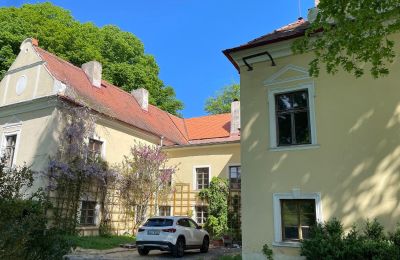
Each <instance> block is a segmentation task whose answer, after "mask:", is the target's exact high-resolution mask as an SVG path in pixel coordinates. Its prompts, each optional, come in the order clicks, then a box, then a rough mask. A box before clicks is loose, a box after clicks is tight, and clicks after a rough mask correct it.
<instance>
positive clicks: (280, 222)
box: [273, 189, 323, 247]
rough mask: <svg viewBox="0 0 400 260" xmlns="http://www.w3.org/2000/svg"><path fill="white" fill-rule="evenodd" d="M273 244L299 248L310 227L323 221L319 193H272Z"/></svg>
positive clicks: (298, 191) (296, 190)
mask: <svg viewBox="0 0 400 260" xmlns="http://www.w3.org/2000/svg"><path fill="white" fill-rule="evenodd" d="M273 205H274V242H273V245H276V246H295V247H297V246H300V240H302V239H307V238H308V237H309V232H310V227H311V226H313V225H315V224H316V223H321V222H322V221H323V216H322V203H321V194H320V193H301V192H300V190H299V189H293V191H292V192H291V193H274V195H273Z"/></svg>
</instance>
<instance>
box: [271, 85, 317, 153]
mask: <svg viewBox="0 0 400 260" xmlns="http://www.w3.org/2000/svg"><path fill="white" fill-rule="evenodd" d="M297 90H307V91H308V106H309V107H308V111H309V120H310V132H311V143H310V144H302V145H288V146H278V140H277V135H276V128H277V126H276V109H275V95H276V94H282V93H287V92H293V91H297ZM314 99H315V88H314V83H312V82H308V83H300V84H297V85H294V86H289V87H275V88H270V89H269V90H268V108H269V109H268V110H269V137H270V138H269V140H270V150H278V151H283V150H301V149H308V148H316V147H319V146H318V144H317V132H316V127H315V101H314Z"/></svg>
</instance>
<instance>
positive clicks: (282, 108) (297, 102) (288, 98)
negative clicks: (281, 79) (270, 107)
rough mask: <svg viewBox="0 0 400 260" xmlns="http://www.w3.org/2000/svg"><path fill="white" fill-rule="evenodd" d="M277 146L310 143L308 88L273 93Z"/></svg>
mask: <svg viewBox="0 0 400 260" xmlns="http://www.w3.org/2000/svg"><path fill="white" fill-rule="evenodd" d="M275 118H276V134H277V137H276V140H277V145H278V146H285V145H300V144H311V131H310V117H309V104H308V90H307V89H302V90H297V91H293V92H286V93H279V94H275Z"/></svg>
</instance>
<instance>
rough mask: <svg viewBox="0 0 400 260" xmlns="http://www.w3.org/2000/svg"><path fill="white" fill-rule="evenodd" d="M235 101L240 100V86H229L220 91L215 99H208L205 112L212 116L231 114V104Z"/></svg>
mask: <svg viewBox="0 0 400 260" xmlns="http://www.w3.org/2000/svg"><path fill="white" fill-rule="evenodd" d="M235 99H237V100H239V99H240V85H239V84H231V85H227V86H225V87H223V88H222V89H220V90H219V91H218V92H217V93H216V95H215V96H214V97H210V98H208V99H207V101H206V104H205V106H204V110H205V111H206V112H207V113H208V114H211V115H215V114H223V113H230V112H231V103H232V101H233V100H235Z"/></svg>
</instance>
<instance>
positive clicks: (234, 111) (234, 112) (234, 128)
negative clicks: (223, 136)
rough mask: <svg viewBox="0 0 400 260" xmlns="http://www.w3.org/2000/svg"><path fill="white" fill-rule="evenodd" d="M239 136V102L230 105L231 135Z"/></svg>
mask: <svg viewBox="0 0 400 260" xmlns="http://www.w3.org/2000/svg"><path fill="white" fill-rule="evenodd" d="M239 134H240V101H238V100H236V99H235V100H234V101H233V102H232V103H231V135H239Z"/></svg>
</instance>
